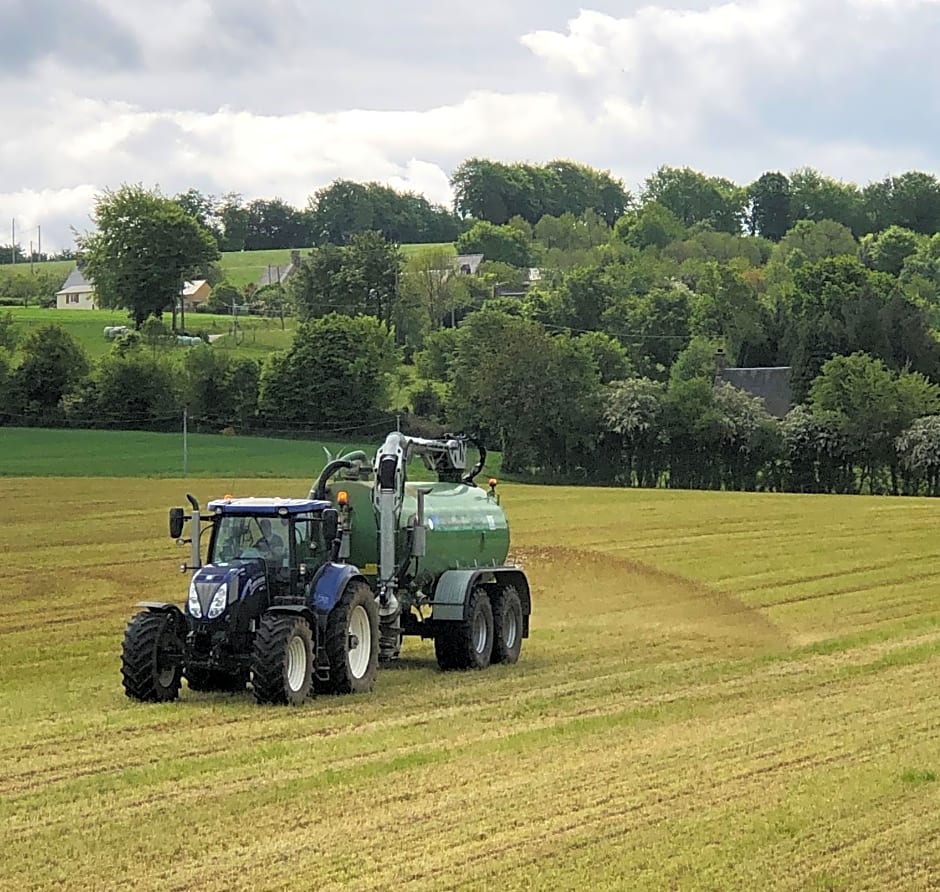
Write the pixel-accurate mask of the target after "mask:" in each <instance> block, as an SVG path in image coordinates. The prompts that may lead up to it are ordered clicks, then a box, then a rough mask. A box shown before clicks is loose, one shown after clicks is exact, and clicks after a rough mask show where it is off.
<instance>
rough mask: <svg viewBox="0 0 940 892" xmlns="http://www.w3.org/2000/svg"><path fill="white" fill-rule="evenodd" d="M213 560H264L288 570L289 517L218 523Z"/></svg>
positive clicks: (232, 518) (227, 518)
mask: <svg viewBox="0 0 940 892" xmlns="http://www.w3.org/2000/svg"><path fill="white" fill-rule="evenodd" d="M217 524H218V526H217V527H216V530H215V536H214V538H213V540H212V550H211V554H210V555H209V561H210V563H213V564H219V563H223V564H224V563H227V562H228V561H232V560H236V559H237V558H262V559H263V560H264V561H265V562H266V563H268V565H269V566H272V567H286V566H288V562H289V560H290V552H289V550H288V541H289V540H288V537H289V535H290V529H289V523H288V520H287V518H286V517H238V516H234V515H226V516H224V517H220V518H219V520H218V521H217Z"/></svg>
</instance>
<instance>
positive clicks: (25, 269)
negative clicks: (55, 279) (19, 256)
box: [0, 260, 75, 282]
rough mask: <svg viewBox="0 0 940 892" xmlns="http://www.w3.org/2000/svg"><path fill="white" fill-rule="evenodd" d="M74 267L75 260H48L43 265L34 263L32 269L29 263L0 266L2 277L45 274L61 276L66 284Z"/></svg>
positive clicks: (0, 275)
mask: <svg viewBox="0 0 940 892" xmlns="http://www.w3.org/2000/svg"><path fill="white" fill-rule="evenodd" d="M73 266H75V261H74V260H46V261H44V262H42V263H34V264H33V265H32V267H31V266H30V265H29V264H28V263H4V264H2V265H0V277H2V276H29V275H32V274H33V273H34V272H43V273H51V274H55V275H56V276H61V277H62V281H63V282H64V281H65V278H66V276H68V274H69V273H70V272H71V271H72V267H73Z"/></svg>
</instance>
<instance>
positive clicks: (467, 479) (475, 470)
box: [460, 437, 486, 486]
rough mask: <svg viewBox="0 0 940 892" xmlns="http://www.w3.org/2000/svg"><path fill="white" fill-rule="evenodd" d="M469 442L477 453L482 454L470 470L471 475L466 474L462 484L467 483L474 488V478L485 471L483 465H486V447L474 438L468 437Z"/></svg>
mask: <svg viewBox="0 0 940 892" xmlns="http://www.w3.org/2000/svg"><path fill="white" fill-rule="evenodd" d="M467 440H468V441H469V442H471V443H472V444H473V445H474V446H476V448H477V451H478V452H479V453H480V458H479V459H478V460H477V463H476V464H475V465H474V466H473V467H472V468H471V469H470V473H469V474H465V475H464V476H463V477H462V478H461V480H460V482H461V483H465V484H466V485H467V486H474V485H475V484H474V482H473V481H474V478H475V477H476V476H477V474H479V473H480V471H482V470H483V465H485V464H486V447H485V446H484V445H483V444H482V443H481V442H480V441H479V440H475V439H474V438H473V437H467Z"/></svg>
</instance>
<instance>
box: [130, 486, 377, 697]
mask: <svg viewBox="0 0 940 892" xmlns="http://www.w3.org/2000/svg"><path fill="white" fill-rule="evenodd" d="M187 498H188V499H189V501H190V504H191V505H192V513H191V514H189V515H186V514H184V511H183V509H182V508H174V509H172V510H171V511H170V535H171V536H172V537H173V538H175V539H180V537H181V535H182V532H183V525H184V522H185V521H187V520H188V521H190V524H191V531H192V536H191V539H190V540H182V541H189V542H190V543H191V545H192V558H191V562H190V565H188V566H187V565H185V564H184V565H183V567H182V568H181V569H182V570H183V571H184V572H187V571H195V572H194V573H193V576H192V581H191V582H190V585H189V594H188V597H187V599H186V605H185V608H184V609H183V610H180V608H179V607H177V606H176V605H175V604H168V603H162V602H151V601H146V602H141V603H140V604H138V606H139V607H141V608H142V610H141V612H139V613H138V614H137V615H136V616H134V618H133V619H132V620H131V621H130V623H129V624H128V626H127V630H126V632H125V635H124V645H123V650H122V660H121V663H122V667H121V671H122V676H123V683H124V690H125V692H126V694H127V696H128V697H131V698H133V699H135V700H142V701H167V700H175V699H176V698H177V697H178V696H179V691H180V685H181V680H182V679H183V678H186V680H187V683H188V685H189V687H190V688H192V689H193V690H199V691H209V690H224V691H237V690H243V689H244V688H245V686H246V683H247V682H248V680H249V678H250V679H251V686H252V690H253V692H254V696H255V699H256V700H257V701H258V702H259V703H287V704H294V705H296V704H299V703H302V702H303V701H304V700H305V699H306V698H307V697H308V696H309V695H310V693H311V692H312V690H313V688H317V689H319V690H324V691H333V692H336V693H356V692H362V691H369V690H371V689H372V686H373V683H374V681H375V676H376V671H377V668H378V652H379V633H378V625H379V618H378V606H377V604H376V600H375V596H374V594H373V592H372V590H371V589H370V587H369V585H368V583H367V581H366V579H365V577H364V576H362V575H361V574H360V572H359V570H358V569H357V568H356V567H355V566H353V565H352V564H348V563H344V562H342V561H339V560H337V557H338V553H339V551H340V548H341V544H342V525H343V521H342V520H341V517H340V514H341V510H337V509H336V508H334V507H333V505H332V503H330V502H329V501H326V500H318V499H275V498H265V499H258V498H242V499H221V500H217V501H213V502H210V503H209V506H208V517H204V516H203V515H201V513H200V509H199V504H198V503H197V501H196V500H195V499H194V498H193V497H192V496H187ZM204 522H208V525H209V547H208V556H207V562H206V564H205V565H202V564H201V560H200V553H201V552H200V535H201V533H202V525H203V523H204Z"/></svg>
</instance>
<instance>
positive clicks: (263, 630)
mask: <svg viewBox="0 0 940 892" xmlns="http://www.w3.org/2000/svg"><path fill="white" fill-rule="evenodd" d="M251 683H252V687H253V688H254V693H255V700H257V701H258V703H287V704H289V705H291V706H299V705H300V704H301V703H303V702H304V701H305V700H306V699H307V698H308V697H309V696H310V694H311V692H312V690H313V632H312V631H311V630H310V625H309V624H308V623H307V620H305V619H304V618H303V617H302V616H297V615H296V614H291V613H286V614H285V613H268V614H265V615H264V616H263V617H261V623H260V625H259V626H258V631H257V633H256V634H255V647H254V652H253V654H252V661H251Z"/></svg>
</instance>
